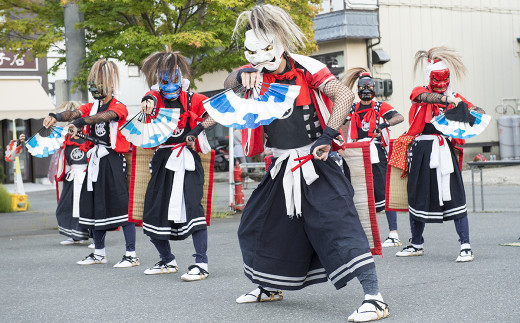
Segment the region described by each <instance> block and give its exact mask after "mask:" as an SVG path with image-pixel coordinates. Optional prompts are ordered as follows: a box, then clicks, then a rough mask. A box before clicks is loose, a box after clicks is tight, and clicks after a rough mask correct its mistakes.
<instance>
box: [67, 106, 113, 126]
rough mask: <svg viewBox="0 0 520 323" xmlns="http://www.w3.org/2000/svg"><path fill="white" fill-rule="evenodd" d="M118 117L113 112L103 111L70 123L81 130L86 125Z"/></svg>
mask: <svg viewBox="0 0 520 323" xmlns="http://www.w3.org/2000/svg"><path fill="white" fill-rule="evenodd" d="M118 118H119V116H118V115H117V113H115V112H114V111H111V110H109V111H103V112H98V113H96V114H95V115H93V116H88V117H85V118H79V119H76V120H74V121H73V122H72V124H73V125H75V126H76V128H83V127H84V126H85V125H87V124H89V125H90V124H95V123H102V122H106V121H110V120H114V119H118Z"/></svg>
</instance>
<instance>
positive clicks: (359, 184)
mask: <svg viewBox="0 0 520 323" xmlns="http://www.w3.org/2000/svg"><path fill="white" fill-rule="evenodd" d="M339 153H340V155H341V156H342V157H343V159H344V161H345V162H346V163H347V165H348V168H349V169H350V182H351V183H352V187H353V188H354V192H355V194H354V204H355V206H356V210H357V212H358V216H359V220H360V222H361V225H362V226H363V230H364V231H365V234H366V235H367V238H368V242H369V244H370V250H371V251H372V254H373V255H382V254H383V250H382V247H381V237H380V236H379V227H378V225H377V216H376V205H375V197H374V184H373V176H372V163H371V161H370V143H369V142H355V143H348V144H346V148H345V150H340V151H339Z"/></svg>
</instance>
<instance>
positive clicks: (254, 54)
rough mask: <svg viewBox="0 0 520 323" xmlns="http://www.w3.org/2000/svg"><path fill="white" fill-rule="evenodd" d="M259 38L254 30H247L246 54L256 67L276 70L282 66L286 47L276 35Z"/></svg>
mask: <svg viewBox="0 0 520 323" xmlns="http://www.w3.org/2000/svg"><path fill="white" fill-rule="evenodd" d="M269 38H270V39H264V38H258V37H257V36H256V35H255V33H254V31H253V30H248V31H246V40H245V41H244V47H245V48H246V50H245V51H244V54H245V55H246V59H247V60H248V61H249V63H251V65H253V67H254V68H256V69H258V70H259V71H261V70H262V69H263V68H265V69H266V70H268V71H270V72H274V71H276V70H277V69H278V67H280V63H281V62H282V55H283V52H284V48H283V46H282V44H281V42H280V41H279V40H278V39H277V38H276V37H269Z"/></svg>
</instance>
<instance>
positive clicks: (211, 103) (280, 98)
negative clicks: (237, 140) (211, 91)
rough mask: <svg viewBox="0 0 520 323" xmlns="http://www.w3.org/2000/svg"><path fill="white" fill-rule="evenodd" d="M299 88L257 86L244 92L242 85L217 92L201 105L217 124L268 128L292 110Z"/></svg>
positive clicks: (242, 127)
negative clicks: (266, 126)
mask: <svg viewBox="0 0 520 323" xmlns="http://www.w3.org/2000/svg"><path fill="white" fill-rule="evenodd" d="M299 93H300V86H299V85H289V84H278V83H260V86H259V87H258V88H254V89H252V90H246V89H245V88H244V87H243V86H242V85H238V86H236V87H234V88H231V89H228V90H226V91H224V92H221V93H219V94H217V95H215V96H213V97H211V98H209V99H207V100H205V101H204V102H203V105H204V108H205V109H206V111H207V112H208V114H209V115H210V116H211V117H212V118H213V119H214V120H215V121H217V122H218V123H220V124H221V125H223V126H226V127H233V128H237V129H244V128H250V129H254V128H256V127H258V126H263V125H268V124H270V123H271V122H272V121H273V120H275V119H278V118H281V117H283V115H284V114H285V113H286V112H287V111H289V110H290V109H292V108H293V106H294V100H295V99H296V97H297V96H298V94H299Z"/></svg>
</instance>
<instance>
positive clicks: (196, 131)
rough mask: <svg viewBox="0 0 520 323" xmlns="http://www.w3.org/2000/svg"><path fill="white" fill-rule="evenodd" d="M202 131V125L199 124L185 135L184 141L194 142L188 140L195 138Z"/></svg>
mask: <svg viewBox="0 0 520 323" xmlns="http://www.w3.org/2000/svg"><path fill="white" fill-rule="evenodd" d="M203 130H204V127H203V126H202V123H199V124H198V125H197V126H196V127H195V128H193V129H191V130H190V132H188V133H187V134H186V140H188V141H194V140H190V138H189V137H194V138H197V136H198V135H199V134H200V133H201V132H202V131H203Z"/></svg>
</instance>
